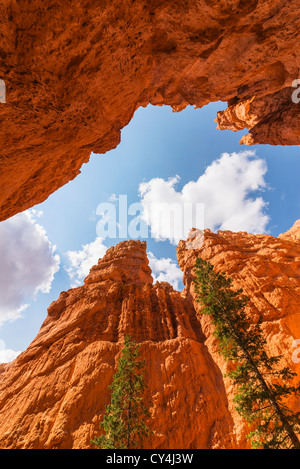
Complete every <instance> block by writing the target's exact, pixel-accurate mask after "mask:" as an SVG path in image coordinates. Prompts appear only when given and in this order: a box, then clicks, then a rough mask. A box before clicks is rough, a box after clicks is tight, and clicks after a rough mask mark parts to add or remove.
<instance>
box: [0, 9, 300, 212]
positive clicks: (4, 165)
mask: <svg viewBox="0 0 300 469" xmlns="http://www.w3.org/2000/svg"><path fill="white" fill-rule="evenodd" d="M299 30H300V17H299V1H298V0H289V1H288V0H196V1H195V0H189V1H187V0H174V1H172V2H166V1H165V0H136V1H135V2H133V1H130V0H117V1H116V0H109V1H108V0H100V1H99V0H98V1H96V0H80V1H78V0H66V1H64V2H58V1H57V0H44V1H43V2H41V0H5V1H2V2H1V5H0V36H1V43H0V79H2V80H4V81H5V84H6V92H7V93H6V101H7V102H6V104H0V146H1V158H0V185H1V192H0V221H2V220H5V219H7V218H9V217H10V216H12V215H14V214H16V213H18V212H21V211H23V210H25V209H28V208H29V207H32V206H34V205H36V204H38V203H41V202H43V201H44V200H45V199H46V198H47V197H48V196H49V195H50V194H51V193H52V192H54V191H55V190H57V189H58V188H59V187H61V186H62V185H64V184H66V183H67V182H69V181H70V180H71V179H73V178H75V177H76V176H77V175H78V174H79V172H80V168H81V166H82V164H83V163H86V162H88V160H89V156H90V153H91V152H92V151H93V152H95V153H105V152H107V151H108V150H111V149H113V148H115V147H116V146H117V145H118V143H119V142H120V135H121V130H122V129H123V128H124V127H125V126H126V125H127V124H128V123H129V122H130V120H131V118H132V116H133V114H134V112H135V110H136V109H137V108H138V107H140V106H144V107H145V106H147V105H148V104H149V103H150V104H153V105H168V106H171V107H172V108H173V110H174V111H180V110H182V109H184V108H185V107H186V106H188V105H194V106H196V107H202V106H204V105H206V104H208V103H209V102H215V101H219V100H221V101H224V102H228V109H227V110H226V111H223V112H220V113H218V116H217V118H216V120H217V123H218V127H219V128H220V129H232V130H240V129H243V128H248V129H249V130H250V132H249V134H248V135H247V136H245V137H244V138H243V139H242V143H243V144H254V143H255V144H257V143H268V144H272V145H299V144H300V126H299V114H300V104H296V103H294V102H293V101H292V98H291V96H292V93H293V92H294V91H295V88H292V84H293V81H294V80H295V79H298V78H300V73H299V69H300V62H299V54H298V39H299Z"/></svg>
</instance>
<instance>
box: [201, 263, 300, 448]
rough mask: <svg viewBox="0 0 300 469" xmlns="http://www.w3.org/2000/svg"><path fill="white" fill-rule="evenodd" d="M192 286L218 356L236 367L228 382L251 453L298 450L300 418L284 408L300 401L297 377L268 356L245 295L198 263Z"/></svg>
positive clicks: (219, 274) (207, 266)
mask: <svg viewBox="0 0 300 469" xmlns="http://www.w3.org/2000/svg"><path fill="white" fill-rule="evenodd" d="M194 283H195V291H196V294H197V301H198V302H199V303H201V304H202V305H203V309H202V311H201V312H202V313H203V314H206V315H208V316H209V317H210V318H211V322H212V324H213V326H214V335H215V337H217V339H218V343H219V353H221V354H222V355H223V356H224V358H225V360H226V361H229V362H232V371H231V372H230V373H228V375H227V376H229V377H230V378H232V380H233V383H234V384H235V385H236V387H237V394H236V395H235V398H234V401H235V404H236V410H237V412H238V413H239V414H240V415H241V416H242V417H244V418H245V419H246V420H247V421H248V422H249V424H251V427H252V428H253V431H252V432H251V433H250V434H249V435H248V438H250V439H251V443H252V447H253V448H263V449H279V448H280V449H290V448H291V449H300V442H299V437H298V435H299V432H300V413H294V412H292V411H291V410H290V409H289V408H288V407H287V406H286V404H285V401H286V398H287V397H290V396H292V395H293V396H299V394H300V386H298V387H294V386H292V385H291V380H292V379H293V378H294V376H296V374H295V373H292V372H291V370H290V369H289V368H287V367H283V366H282V365H281V364H280V362H281V360H282V356H269V355H268V353H267V351H266V340H265V338H264V336H263V333H262V328H261V324H262V317H260V318H259V321H258V322H257V323H256V324H253V321H251V317H250V316H249V315H248V314H247V313H246V310H245V307H246V305H247V303H248V301H249V299H248V298H247V297H246V296H244V295H243V290H237V291H234V290H233V289H232V279H231V278H227V277H226V276H225V275H223V274H221V273H216V272H215V271H214V270H213V266H212V264H211V263H209V262H207V261H204V260H202V259H197V261H196V268H195V280H194Z"/></svg>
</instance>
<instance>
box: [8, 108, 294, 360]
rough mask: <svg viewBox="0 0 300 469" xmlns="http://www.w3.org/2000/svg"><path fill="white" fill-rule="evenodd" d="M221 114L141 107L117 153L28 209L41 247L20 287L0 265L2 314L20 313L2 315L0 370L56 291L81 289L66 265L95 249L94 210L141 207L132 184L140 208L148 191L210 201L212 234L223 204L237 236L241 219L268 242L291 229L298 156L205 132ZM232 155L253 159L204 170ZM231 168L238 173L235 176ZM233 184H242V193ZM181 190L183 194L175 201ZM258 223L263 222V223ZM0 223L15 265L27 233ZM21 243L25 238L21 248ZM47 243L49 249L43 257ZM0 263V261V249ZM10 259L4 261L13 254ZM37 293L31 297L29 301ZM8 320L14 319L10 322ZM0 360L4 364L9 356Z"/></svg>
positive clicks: (157, 252)
mask: <svg viewBox="0 0 300 469" xmlns="http://www.w3.org/2000/svg"><path fill="white" fill-rule="evenodd" d="M225 108H226V104H224V103H212V104H210V105H208V106H206V107H205V108H203V109H200V110H199V109H197V110H195V109H193V108H192V107H189V108H187V109H186V110H184V111H182V112H181V113H172V110H171V109H170V108H168V107H153V106H148V107H147V108H141V109H138V110H137V111H136V113H135V116H134V118H133V120H132V121H131V122H130V124H129V125H128V126H127V127H126V128H125V129H123V131H122V140H121V144H120V145H119V146H118V147H117V148H116V149H115V150H112V151H111V152H109V153H107V154H105V155H93V154H92V155H91V159H90V162H89V163H88V164H85V165H83V167H82V172H81V174H80V175H79V176H78V177H77V178H76V179H75V180H74V181H71V182H70V183H69V184H67V185H66V186H64V187H62V188H61V189H59V190H58V191H57V192H55V193H54V194H52V195H51V196H50V197H49V199H48V200H47V201H45V202H44V203H43V204H40V205H38V206H36V207H35V210H36V212H32V213H33V218H34V221H33V220H32V219H31V220H29V222H30V223H35V227H34V229H35V231H34V234H35V236H36V237H37V240H38V237H39V236H40V237H41V242H40V244H39V241H37V243H36V244H37V246H38V247H39V250H38V251H37V254H36V255H35V254H34V253H33V254H32V257H33V256H34V258H35V262H36V265H34V266H30V267H28V269H29V270H28V274H27V281H26V285H23V284H22V282H21V281H20V274H18V276H17V275H16V272H15V271H14V269H15V267H14V265H16V264H13V263H11V264H10V259H9V258H6V260H5V262H7V263H8V269H6V271H7V270H8V271H9V275H11V280H10V279H8V280H10V283H9V285H12V284H14V281H15V284H16V289H15V291H14V290H12V291H11V292H10V297H9V299H8V300H7V305H9V304H16V305H17V304H19V305H20V306H22V305H23V304H26V305H28V306H27V308H26V309H24V310H23V311H22V313H20V314H18V315H14V314H11V317H10V316H9V313H7V311H6V316H3V317H5V320H3V321H2V323H1V325H0V361H1V349H2V352H3V354H2V357H3V356H7V355H9V354H7V350H8V351H9V350H11V351H14V352H16V351H23V350H24V349H25V348H26V347H27V346H28V345H29V343H30V342H31V341H32V340H33V339H34V337H35V336H36V334H37V333H38V331H39V328H40V326H41V324H42V322H43V320H44V319H45V317H46V314H47V307H48V306H49V305H50V303H51V302H52V301H54V300H56V299H57V298H58V296H59V294H60V292H61V291H63V290H68V289H69V288H70V286H71V285H72V283H74V278H75V280H76V281H77V284H80V282H81V283H82V279H81V278H80V277H78V269H77V273H76V265H77V267H78V266H79V267H80V265H79V264H80V259H82V258H83V257H84V253H82V246H83V245H87V246H88V245H92V247H93V249H95V244H93V243H95V239H96V237H97V233H96V226H97V222H98V221H99V217H98V216H97V215H96V209H97V206H98V205H99V204H100V203H102V202H107V201H109V199H110V198H111V196H112V195H113V194H114V195H115V196H116V197H118V196H119V195H122V194H126V195H127V197H128V205H129V204H131V203H135V202H139V201H140V200H141V197H140V196H139V187H140V184H141V183H144V184H146V186H145V187H146V188H147V191H146V192H147V194H146V195H147V197H148V199H147V198H146V197H145V199H144V202H145V203H146V200H152V198H155V196H157V193H156V192H155V191H159V194H165V196H166V197H167V198H168V197H169V198H170V199H171V200H173V199H174V200H175V199H176V200H181V201H182V200H184V201H185V200H193V201H194V199H193V197H201V196H202V195H203V194H204V195H203V197H207V198H208V199H207V200H209V201H210V202H209V203H208V202H207V204H206V210H207V218H206V219H207V223H208V224H210V225H209V226H210V227H211V226H215V225H217V224H218V223H219V224H220V225H221V227H222V226H225V225H226V217H225V219H224V220H223V219H222V216H223V215H224V213H226V214H227V209H229V212H230V207H229V208H228V207H227V206H226V204H225V205H224V208H223V207H222V203H223V202H222V200H228V204H229V205H230V204H233V203H236V204H237V209H236V212H237V213H238V214H239V213H240V215H238V216H240V218H238V219H237V220H236V221H235V223H236V224H235V225H234V226H238V227H239V223H240V221H241V220H242V213H243V212H244V213H245V215H246V216H247V217H248V220H247V223H248V222H249V215H247V210H248V209H249V211H248V213H249V214H250V213H252V212H253V210H254V212H253V213H254V215H253V223H254V224H256V225H255V226H258V227H259V226H264V229H263V231H264V232H267V233H268V234H270V235H272V236H277V235H278V234H280V233H282V232H284V231H286V230H288V229H289V228H290V227H291V226H292V225H293V223H294V222H295V221H296V220H297V219H298V218H299V205H300V196H299V190H298V186H299V173H300V159H299V147H296V146H295V147H272V146H253V147H246V146H244V145H243V146H241V145H239V141H240V139H241V137H242V136H243V135H244V134H245V133H247V132H246V131H241V132H236V133H234V132H232V131H220V130H217V129H216V123H215V122H214V119H215V117H216V113H217V111H219V110H222V109H225ZM242 151H247V152H249V151H253V152H255V153H256V155H252V156H249V155H248V156H247V155H246V156H244V157H241V158H240V159H239V160H237V158H235V159H234V157H232V156H231V157H229V156H228V157H227V158H223V159H222V161H219V163H218V164H216V163H213V162H215V161H216V160H218V159H219V160H220V157H221V155H222V154H224V153H228V154H229V155H232V154H233V153H234V152H235V153H238V152H242ZM239 162H241V165H240V166H237V164H239ZM233 163H234V164H233ZM243 165H244V166H243ZM228 168H229V169H228ZM227 169H228V171H227ZM205 171H206V173H205ZM247 171H248V172H247ZM245 172H247V174H246V173H245ZM204 173H205V174H206V176H205V177H202V179H201V181H199V183H198V184H194V185H191V181H194V182H195V183H196V181H197V180H198V178H199V177H200V176H201V175H202V176H203V174H204ZM220 174H221V176H220ZM176 176H179V178H180V179H179V178H177V180H176V181H177V182H176V184H175V183H174V181H173V183H170V178H175V177H176ZM226 177H228V178H229V179H228V181H229V182H228V181H227V182H228V184H230V185H231V187H229V188H228V187H227V186H226V180H225V179H226ZM222 178H223V179H222ZM230 178H232V179H230ZM243 178H244V179H243ZM251 178H253V181H254V183H255V184H256V186H255V184H254V186H253V187H254V188H253V189H252V190H251V187H250V186H251V184H249V179H251ZM242 181H244V182H243V184H242ZM188 183H190V184H189V185H188ZM228 184H227V185H228ZM184 187H185V189H184V190H183V192H181V191H182V189H183V188H184ZM243 189H245V191H246V195H245V194H244V199H243V197H242V196H241V191H242V190H243ZM197 191H198V192H197ZM208 192H211V194H214V197H213V198H211V197H210V196H209V194H208ZM193 194H196V196H195V195H193ZM197 194H198V195H197ZM199 194H201V195H199ZM163 197H164V195H163ZM254 200H256V201H257V203H258V205H259V204H260V208H259V209H258V208H257V207H258V205H256V207H254V204H253V203H252V202H253V201H254ZM219 201H221V207H220V210H219V211H218V210H217V208H218V207H217V206H218V205H220V202H219ZM249 201H250V205H251V203H252V208H251V207H249V203H248V202H249ZM251 201H252V202H251ZM34 213H35V215H34ZM37 215H39V216H37ZM226 216H227V215H226ZM230 216H233V217H234V216H235V213H233V214H232V213H231V215H230ZM266 217H269V219H268V221H266ZM219 218H220V219H219ZM227 218H228V217H227ZM5 223H6V224H7V222H3V223H1V224H0V240H1V239H2V240H4V241H5V242H6V243H14V245H12V244H11V246H9V247H8V252H11V253H14V252H16V250H17V249H18V250H19V252H18V262H19V259H20V256H22V252H23V251H27V255H28V250H27V249H26V243H28V242H30V241H28V240H27V238H26V237H25V238H24V237H23V238H24V239H23V238H22V243H23V244H22V246H21V245H20V244H21V243H19V242H18V240H19V238H18V236H20V235H19V234H18V233H20V229H21V226H22V223H28V220H25V218H23V219H20V218H19V226H18V227H17V228H18V230H19V231H18V230H17V228H16V223H15V224H13V225H12V226H10V231H8V230H7V226H8V225H4V224H5ZM222 223H223V225H222ZM224 223H225V225H224ZM241 223H242V221H241ZM259 223H261V225H259ZM213 224H215V225H213ZM37 225H38V226H39V228H38V230H37V229H36V226H37ZM248 225H249V223H248ZM248 225H247V226H248ZM30 226H31V225H30ZM40 227H42V228H43V230H41V228H40ZM1 230H2V231H1ZM258 231H260V230H259V229H258ZM1 233H2V234H1ZM8 233H9V235H8ZM13 233H15V239H13V238H14V234H13ZM1 236H2V237H1ZM5 236H6V237H7V238H5ZM30 236H31V235H30V231H29V232H28V239H29V240H30ZM119 241H121V240H120V239H107V240H105V241H103V242H101V243H100V242H99V243H98V247H97V246H96V247H97V248H99V247H100V251H101V246H102V245H104V246H107V247H109V246H111V245H115V244H117V243H118V242H119ZM47 243H48V244H47ZM50 243H51V249H50V250H49V246H50ZM16 246H17V248H16ZM54 246H55V248H56V249H55V251H54ZM147 247H148V251H151V252H152V253H153V259H154V261H153V262H154V264H153V265H155V266H156V268H157V269H158V270H157V272H156V277H158V275H159V269H163V268H164V266H167V269H169V275H172V272H173V273H175V274H176V275H177V274H178V272H177V273H176V271H175V270H174V268H175V267H174V266H175V263H176V246H175V245H174V244H172V243H170V242H169V241H156V240H155V239H151V238H149V239H147ZM10 248H11V249H10ZM22 249H23V251H22ZM52 251H53V252H52ZM68 251H71V252H72V253H73V254H70V255H69V256H68V255H67V254H66V253H67V252H68ZM100 251H99V252H100ZM87 252H89V248H87ZM76 253H77V254H76ZM78 253H79V254H78ZM2 255H3V256H5V255H6V256H7V249H6V251H5V253H3V254H2ZM10 255H11V256H13V254H10ZM43 256H45V259H46V261H45V263H44V265H45V269H48V271H47V272H41V271H40V267H39V266H38V262H41V261H43V259H44V257H43ZM51 256H52V258H51ZM55 256H56V258H55ZM58 256H59V259H60V264H59V265H58V261H57V259H58ZM161 258H163V259H168V258H170V259H172V260H173V263H171V264H170V261H169V263H168V262H167V264H166V261H159V260H160V259H161ZM72 259H73V262H75V264H74V265H73V268H72V266H71V264H70V262H71V260H72ZM0 261H1V251H0ZM3 262H4V261H3ZM5 262H4V264H5ZM32 262H34V261H32ZM76 262H77V264H76ZM78 262H79V264H78ZM28 263H29V264H30V261H29V262H28V260H27V261H26V264H24V265H25V266H26V268H27V266H28ZM2 265H3V263H2ZM74 266H75V267H74ZM82 266H83V264H81V267H82ZM31 267H32V269H31ZM58 268H59V270H58ZM68 268H69V270H70V269H71V272H73V274H74V276H75V277H74V278H73V282H72V279H71V278H70V276H69V274H68V272H67V271H66V269H68ZM31 272H33V274H32V276H33V278H32V279H31V280H32V281H31V282H29V281H28V276H30V275H31ZM49 272H50V273H49ZM69 273H70V272H69ZM43 275H45V279H44V281H43V282H42V281H41V280H40V279H41V277H42V276H43ZM47 275H48V277H47ZM76 275H77V277H76ZM16 278H17V280H15V279H16ZM8 280H7V282H8ZM5 281H6V279H4V281H3V282H2V285H3V287H2V288H4V286H5ZM18 281H20V282H21V286H19V285H18ZM177 283H178V288H179V289H181V288H182V283H181V282H180V281H179V280H178V277H177ZM41 284H42V287H41ZM38 286H39V291H38V292H35V290H36V289H37V287H38ZM23 287H24V288H23ZM0 289H1V286H0ZM18 289H19V291H22V295H21V296H20V295H19V297H18V298H14V294H16V295H17V293H18V292H17V290H18ZM0 293H1V292H0ZM14 302H15V303H14ZM7 305H6V307H8V306H7ZM3 314H4V313H3ZM16 316H21V317H19V318H16ZM0 319H1V301H0ZM5 353H6V355H5ZM9 356H11V358H13V352H11V355H9ZM2 361H4V360H2Z"/></svg>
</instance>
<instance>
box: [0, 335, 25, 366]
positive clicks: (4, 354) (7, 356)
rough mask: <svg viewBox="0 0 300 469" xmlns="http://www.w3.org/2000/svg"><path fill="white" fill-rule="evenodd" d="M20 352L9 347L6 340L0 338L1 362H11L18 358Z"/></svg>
mask: <svg viewBox="0 0 300 469" xmlns="http://www.w3.org/2000/svg"><path fill="white" fill-rule="evenodd" d="M20 353H21V352H15V351H14V350H10V349H7V348H6V345H5V342H4V340H0V363H9V362H11V361H13V360H14V359H15V358H17V356H18V355H19V354H20Z"/></svg>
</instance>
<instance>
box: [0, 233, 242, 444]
mask: <svg viewBox="0 0 300 469" xmlns="http://www.w3.org/2000/svg"><path fill="white" fill-rule="evenodd" d="M126 333H129V334H130V335H131V336H132V337H133V338H134V339H136V340H137V341H138V342H141V343H142V347H141V355H142V357H143V358H145V359H146V361H147V375H146V383H147V385H148V392H147V396H146V400H147V401H148V402H149V403H150V412H151V419H150V422H149V424H150V426H151V428H152V430H153V431H154V435H153V436H152V437H151V438H150V440H149V441H148V442H147V443H146V446H148V447H151V448H218V447H232V446H234V437H233V420H232V417H231V415H230V413H229V411H228V403H227V398H226V394H225V388H224V384H223V380H222V375H221V373H220V371H219V370H218V368H217V366H216V365H215V363H214V361H213V360H212V358H211V356H210V354H209V353H208V350H207V347H206V346H205V345H204V343H203V342H204V336H203V334H202V331H201V327H200V324H199V322H198V321H197V319H196V315H195V309H194V307H193V304H192V302H191V301H190V300H188V299H183V298H182V297H181V295H180V293H178V292H175V291H174V290H173V289H172V288H171V287H170V286H169V285H168V284H164V283H157V284H156V285H154V286H153V285H152V277H151V271H150V269H149V267H148V260H147V256H146V245H145V243H143V244H142V243H140V242H134V241H129V242H124V243H121V244H119V245H118V246H117V247H115V248H111V249H109V250H108V251H107V253H106V255H105V256H104V258H103V259H102V260H100V261H99V264H98V266H96V267H94V268H92V270H91V273H90V275H89V276H88V277H87V278H86V280H85V285H84V286H83V287H79V288H76V289H74V290H70V291H69V292H63V293H62V294H61V295H60V297H59V299H58V300H57V301H56V302H54V303H53V304H52V305H51V306H50V308H49V310H48V317H47V319H46V320H45V322H44V324H43V326H42V328H41V330H40V333H39V334H38V336H37V338H36V339H35V340H34V342H33V343H32V344H31V345H30V347H29V348H28V349H27V350H26V351H25V352H24V353H23V354H22V355H20V356H19V357H18V358H17V359H16V360H15V361H14V362H13V363H11V364H9V365H7V366H6V367H4V371H3V370H2V374H1V375H0V447H1V448H86V447H90V439H91V438H92V437H94V436H95V432H97V431H98V428H99V422H100V420H101V418H102V415H103V411H104V408H105V405H106V404H108V403H109V398H110V392H109V390H108V385H109V384H110V383H111V381H112V376H113V373H114V370H115V366H116V360H117V358H118V353H119V351H120V348H121V347H122V341H123V338H124V335H125V334H126Z"/></svg>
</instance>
